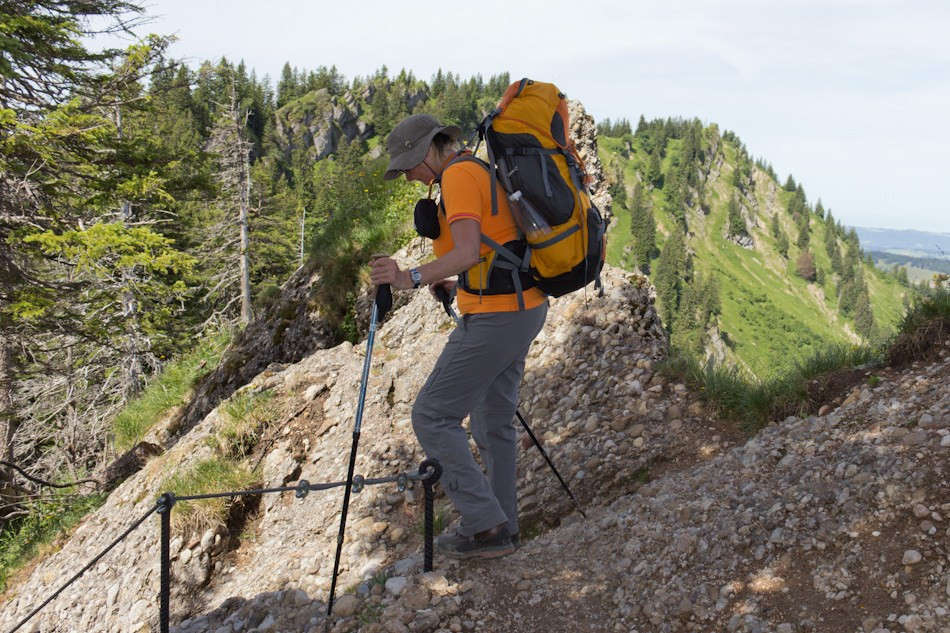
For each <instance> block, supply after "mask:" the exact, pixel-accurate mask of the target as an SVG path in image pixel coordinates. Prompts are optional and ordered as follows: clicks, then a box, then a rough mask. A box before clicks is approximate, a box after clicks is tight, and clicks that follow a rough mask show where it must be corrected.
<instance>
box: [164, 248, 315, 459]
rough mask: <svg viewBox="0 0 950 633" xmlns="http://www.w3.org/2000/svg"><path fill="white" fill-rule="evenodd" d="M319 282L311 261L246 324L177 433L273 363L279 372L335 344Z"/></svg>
mask: <svg viewBox="0 0 950 633" xmlns="http://www.w3.org/2000/svg"><path fill="white" fill-rule="evenodd" d="M319 284H320V276H319V275H318V274H317V273H315V272H314V268H313V267H312V266H309V265H307V266H303V267H301V268H299V269H298V270H297V271H296V272H295V273H294V274H293V275H292V276H291V277H290V279H289V280H288V281H287V282H286V283H285V284H284V286H283V287H282V288H281V291H280V295H279V297H278V298H277V300H276V301H275V302H274V305H273V306H272V307H271V308H270V309H269V310H267V311H266V312H264V313H263V314H260V315H258V317H257V318H256V319H255V320H254V321H252V322H251V323H250V324H249V325H248V326H247V327H246V328H245V329H244V331H243V332H242V333H241V334H240V336H239V337H238V338H237V339H236V340H234V341H233V342H232V343H231V345H230V346H229V347H228V349H227V350H226V351H225V354H224V356H223V358H222V359H221V363H220V364H219V365H218V366H217V367H216V368H215V369H214V371H212V372H211V373H210V374H208V375H207V376H205V378H204V379H202V381H201V382H200V384H199V385H198V386H197V387H196V393H195V396H194V397H193V398H192V399H191V401H190V402H189V403H188V406H187V407H186V409H185V411H184V412H183V414H182V416H181V417H180V419H179V420H177V421H176V423H175V424H174V425H173V426H172V428H171V429H170V435H171V436H174V435H176V433H182V432H187V431H188V430H189V429H191V428H192V427H193V426H194V425H195V424H197V423H198V422H200V421H201V420H202V419H203V418H204V417H205V416H206V415H207V414H208V413H209V412H210V411H211V410H212V409H214V407H216V406H217V405H218V403H220V402H221V401H222V400H224V399H225V398H227V397H229V396H230V395H231V394H232V393H234V391H235V390H237V389H239V388H240V387H243V386H244V385H246V384H247V383H249V382H250V381H251V380H252V379H253V378H255V377H256V376H259V375H260V374H261V373H262V372H266V371H268V368H269V367H271V371H274V370H276V369H279V368H280V367H281V366H282V365H283V364H286V363H294V362H297V361H299V360H300V359H302V358H304V357H306V356H307V355H309V354H311V353H313V352H314V351H316V350H318V349H325V348H327V347H328V346H329V345H330V344H331V341H332V340H333V332H332V329H331V328H330V326H329V325H328V324H327V322H326V319H325V317H324V315H323V314H322V313H321V311H320V309H319V307H318V306H315V305H313V303H312V301H311V298H312V296H313V293H314V291H315V289H316V287H317V286H318V285H319ZM161 439H163V440H165V441H168V440H170V439H172V438H171V437H166V438H161Z"/></svg>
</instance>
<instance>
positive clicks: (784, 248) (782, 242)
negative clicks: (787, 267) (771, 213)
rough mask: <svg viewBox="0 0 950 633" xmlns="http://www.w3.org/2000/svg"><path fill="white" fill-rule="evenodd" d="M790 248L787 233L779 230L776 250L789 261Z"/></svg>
mask: <svg viewBox="0 0 950 633" xmlns="http://www.w3.org/2000/svg"><path fill="white" fill-rule="evenodd" d="M788 247H789V244H788V236H786V235H785V231H782V230H779V234H778V237H777V238H776V239H775V248H776V249H777V250H778V252H779V254H781V256H782V257H784V258H785V259H788Z"/></svg>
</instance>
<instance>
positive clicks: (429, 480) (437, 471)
mask: <svg viewBox="0 0 950 633" xmlns="http://www.w3.org/2000/svg"><path fill="white" fill-rule="evenodd" d="M429 468H432V474H431V475H429V476H428V477H426V478H425V479H423V480H422V486H423V487H424V488H425V532H426V535H425V541H426V542H425V559H424V560H423V564H422V570H423V571H426V572H429V571H432V540H433V534H432V532H433V525H432V523H433V519H434V517H433V514H434V512H433V508H432V505H433V501H434V497H435V492H434V491H433V487H434V486H435V482H437V481H438V480H439V477H441V476H442V466H441V465H440V464H439V462H437V461H436V460H434V459H427V460H425V461H423V462H422V463H421V464H419V474H420V475H424V474H425V473H426V471H427V470H428V469H429Z"/></svg>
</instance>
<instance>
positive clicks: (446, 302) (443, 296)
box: [435, 286, 587, 519]
mask: <svg viewBox="0 0 950 633" xmlns="http://www.w3.org/2000/svg"><path fill="white" fill-rule="evenodd" d="M435 296H436V298H438V299H439V301H441V302H442V307H443V308H445V313H446V314H448V315H449V316H450V317H452V318H453V319H455V323H456V325H459V326H461V325H462V320H461V319H460V318H459V316H458V314H456V312H455V310H454V309H452V297H451V296H450V295H449V293H448V291H447V290H446V289H445V287H443V286H437V287H436V289H435ZM515 415H517V416H518V420H519V421H520V422H521V426H523V427H524V430H525V431H527V432H528V436H529V437H530V438H531V441H532V442H534V445H535V446H537V447H538V451H540V453H541V457H543V458H544V461H546V462H547V463H548V466H550V467H551V471H552V472H553V473H554V476H555V477H557V480H558V481H559V482H561V487H562V488H564V490H565V491H566V492H567V496H569V497H570V498H571V501H572V502H573V503H574V507H575V508H577V511H578V512H580V513H581V516H582V517H584V518H585V519H586V518H587V514H586V513H585V512H584V509H583V508H582V507H581V504H580V503H579V502H578V501H577V497H575V496H574V493H573V492H571V489H570V488H569V487H568V485H567V482H566V481H564V478H563V477H561V473H559V472H558V471H557V467H555V466H554V462H552V461H551V458H550V457H548V453H547V451H545V450H544V447H543V446H541V442H539V441H538V438H537V437H535V435H534V432H533V431H532V430H531V427H529V426H528V422H527V421H526V420H525V419H524V416H523V415H521V411H520V410H518V409H515Z"/></svg>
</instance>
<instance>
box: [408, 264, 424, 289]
mask: <svg viewBox="0 0 950 633" xmlns="http://www.w3.org/2000/svg"><path fill="white" fill-rule="evenodd" d="M409 279H411V280H412V287H413V288H418V287H419V286H421V285H422V273H420V272H419V269H418V268H410V269H409Z"/></svg>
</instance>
